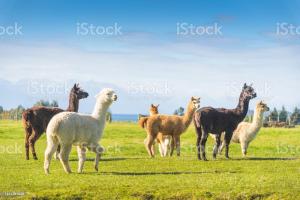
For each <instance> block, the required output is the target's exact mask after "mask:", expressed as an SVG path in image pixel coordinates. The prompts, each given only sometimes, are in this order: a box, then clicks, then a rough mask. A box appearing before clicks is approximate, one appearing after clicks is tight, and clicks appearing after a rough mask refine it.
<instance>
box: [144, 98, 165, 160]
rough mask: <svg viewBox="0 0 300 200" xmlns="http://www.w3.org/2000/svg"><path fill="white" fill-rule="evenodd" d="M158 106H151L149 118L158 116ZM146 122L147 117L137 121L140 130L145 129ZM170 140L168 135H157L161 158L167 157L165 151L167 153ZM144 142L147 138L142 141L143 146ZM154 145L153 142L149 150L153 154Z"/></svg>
mask: <svg viewBox="0 0 300 200" xmlns="http://www.w3.org/2000/svg"><path fill="white" fill-rule="evenodd" d="M158 106H159V104H158V105H156V106H155V105H153V104H151V106H150V110H149V112H150V116H153V115H157V114H158ZM147 120H148V117H142V118H140V119H139V124H140V126H141V127H142V128H144V127H145V123H147ZM170 140H171V136H169V135H163V134H161V133H158V134H157V137H156V141H157V143H158V149H159V153H160V155H161V157H165V156H167V151H168V147H169V141H170ZM146 142H147V138H146V139H145V140H144V144H146ZM154 145H155V142H153V145H152V150H151V151H152V152H155V151H154Z"/></svg>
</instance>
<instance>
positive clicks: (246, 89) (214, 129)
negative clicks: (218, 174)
mask: <svg viewBox="0 0 300 200" xmlns="http://www.w3.org/2000/svg"><path fill="white" fill-rule="evenodd" d="M255 97H256V93H255V92H254V89H253V88H252V86H251V85H250V86H247V84H246V83H245V84H244V86H243V90H242V92H241V94H240V98H239V103H238V105H237V107H236V108H235V109H225V108H212V107H204V108H201V109H200V110H199V111H198V112H196V113H195V115H194V125H195V128H196V133H197V143H196V146H197V152H198V159H199V160H201V155H200V153H202V159H203V160H205V161H206V160H207V159H206V154H205V143H206V140H207V137H208V134H209V133H211V134H215V135H216V143H215V146H214V149H213V158H214V159H215V158H216V156H217V151H218V149H219V146H220V143H221V138H220V137H221V134H222V132H225V139H224V142H225V156H226V158H229V156H228V150H229V143H230V140H231V137H232V134H233V131H234V130H235V129H236V127H237V125H238V124H239V123H240V122H241V121H243V120H244V118H245V116H246V114H247V112H248V107H249V102H250V100H251V99H253V98H255Z"/></svg>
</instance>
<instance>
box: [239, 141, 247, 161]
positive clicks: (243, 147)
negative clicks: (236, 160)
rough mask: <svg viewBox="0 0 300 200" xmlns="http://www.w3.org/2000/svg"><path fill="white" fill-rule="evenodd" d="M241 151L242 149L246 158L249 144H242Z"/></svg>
mask: <svg viewBox="0 0 300 200" xmlns="http://www.w3.org/2000/svg"><path fill="white" fill-rule="evenodd" d="M241 149H242V154H243V156H244V157H245V156H246V154H247V149H248V143H247V142H241Z"/></svg>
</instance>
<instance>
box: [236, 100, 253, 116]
mask: <svg viewBox="0 0 300 200" xmlns="http://www.w3.org/2000/svg"><path fill="white" fill-rule="evenodd" d="M249 101H250V100H248V99H244V98H242V97H240V99H239V103H238V105H237V107H236V111H237V114H238V116H239V118H240V119H244V118H245V117H246V115H247V112H248V108H249Z"/></svg>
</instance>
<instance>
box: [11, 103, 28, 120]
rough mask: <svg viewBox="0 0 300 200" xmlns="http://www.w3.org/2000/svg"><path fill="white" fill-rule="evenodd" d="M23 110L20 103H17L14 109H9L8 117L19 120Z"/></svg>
mask: <svg viewBox="0 0 300 200" xmlns="http://www.w3.org/2000/svg"><path fill="white" fill-rule="evenodd" d="M24 110H25V108H24V107H23V106H22V105H19V106H18V107H17V108H15V109H10V110H9V118H10V119H14V120H20V119H21V118H22V113H23V111H24Z"/></svg>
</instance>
